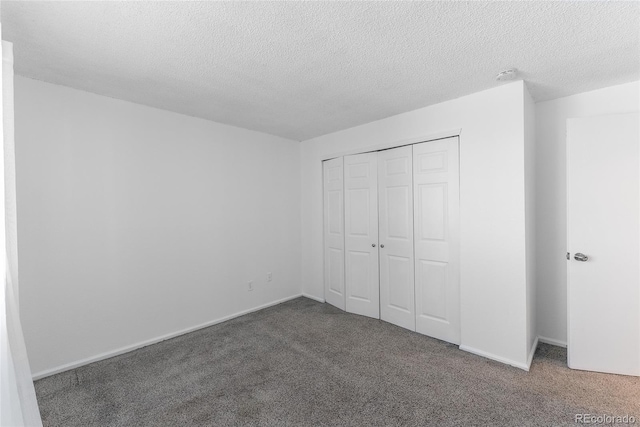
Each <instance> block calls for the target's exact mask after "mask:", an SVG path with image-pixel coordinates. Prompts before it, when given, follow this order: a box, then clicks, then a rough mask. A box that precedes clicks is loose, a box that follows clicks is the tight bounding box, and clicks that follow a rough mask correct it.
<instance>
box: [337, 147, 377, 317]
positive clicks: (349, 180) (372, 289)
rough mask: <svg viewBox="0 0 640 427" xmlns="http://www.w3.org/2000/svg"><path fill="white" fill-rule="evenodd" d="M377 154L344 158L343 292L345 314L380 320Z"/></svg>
mask: <svg viewBox="0 0 640 427" xmlns="http://www.w3.org/2000/svg"><path fill="white" fill-rule="evenodd" d="M377 159H378V153H365V154H357V155H355V156H346V157H345V158H344V191H345V193H344V212H345V254H346V257H345V289H346V298H347V304H346V305H347V311H348V312H349V313H355V314H361V315H364V316H369V317H373V318H376V319H379V318H380V280H379V277H380V276H379V272H378V162H377Z"/></svg>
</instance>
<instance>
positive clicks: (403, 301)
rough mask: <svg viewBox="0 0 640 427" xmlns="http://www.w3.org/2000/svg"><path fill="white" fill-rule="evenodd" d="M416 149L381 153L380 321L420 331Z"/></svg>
mask: <svg viewBox="0 0 640 427" xmlns="http://www.w3.org/2000/svg"><path fill="white" fill-rule="evenodd" d="M412 166H413V161H412V147H411V146H410V145H408V146H405V147H399V148H394V149H391V150H385V151H380V152H378V205H379V211H378V212H379V228H378V232H379V239H378V240H379V242H380V318H381V319H382V320H385V321H387V322H390V323H393V324H395V325H398V326H401V327H403V328H407V329H410V330H412V331H415V330H416V317H415V301H414V294H415V291H414V265H413V173H412Z"/></svg>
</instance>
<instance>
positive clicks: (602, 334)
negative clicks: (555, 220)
mask: <svg viewBox="0 0 640 427" xmlns="http://www.w3.org/2000/svg"><path fill="white" fill-rule="evenodd" d="M638 126H639V120H638V113H635V114H621V115H615V116H613V115H612V116H601V117H588V118H580V119H569V120H567V240H568V241H567V250H568V251H569V253H570V259H569V261H568V263H569V265H568V295H567V297H568V305H569V306H568V364H569V367H570V368H574V369H584V370H589V371H599V372H609V373H616V374H627V375H640V289H639V288H640V249H639V247H640V226H639V222H640V216H639V215H640V210H639V200H640V186H639V180H640V175H639V172H640V171H639V169H640V168H639V160H640V158H639V156H638V154H639V150H638V145H639V142H640V135H639V132H638ZM582 255H584V257H583V256H582ZM581 259H582V260H583V261H581Z"/></svg>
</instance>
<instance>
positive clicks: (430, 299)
mask: <svg viewBox="0 0 640 427" xmlns="http://www.w3.org/2000/svg"><path fill="white" fill-rule="evenodd" d="M458 163H459V160H458V138H457V137H454V138H447V139H442V140H439V141H432V142H425V143H422V144H416V145H414V146H413V186H414V206H415V208H414V227H415V295H416V331H417V332H420V333H422V334H425V335H429V336H431V337H434V338H438V339H441V340H444V341H448V342H451V343H455V344H460V295H459V294H460V286H459V280H460V279H459V270H460V268H459V258H460V256H459V247H460V244H459V241H460V238H459V231H458V230H459V228H460V227H459V222H460V197H459V192H460V184H459V172H458V170H459V166H458Z"/></svg>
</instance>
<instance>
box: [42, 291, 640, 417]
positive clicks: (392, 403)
mask: <svg viewBox="0 0 640 427" xmlns="http://www.w3.org/2000/svg"><path fill="white" fill-rule="evenodd" d="M36 392H37V395H38V401H39V404H40V412H41V414H42V418H43V421H44V425H45V426H82V427H89V426H241V425H242V426H244V425H256V426H258V425H259V426H311V425H327V426H368V425H371V426H395V425H399V426H400V425H403V426H404V425H406V426H431V425H433V426H472V425H483V426H484V425H494V426H552V425H553V426H556V425H573V426H575V425H576V424H575V423H574V414H576V413H590V414H614V415H624V414H632V415H635V416H636V418H637V419H640V379H639V378H634V377H624V376H618V375H606V374H598V373H591V372H581V371H573V370H570V369H568V368H567V367H566V351H565V350H564V349H561V348H558V347H553V346H549V345H544V344H541V345H540V346H539V347H538V351H537V352H536V356H535V359H534V362H533V366H532V368H531V372H529V373H526V372H524V371H522V370H520V369H516V368H512V367H509V366H506V365H503V364H500V363H497V362H493V361H490V360H487V359H484V358H482V357H478V356H474V355H472V354H469V353H466V352H463V351H460V350H459V349H458V348H457V347H456V346H453V345H450V344H447V343H444V342H442V341H438V340H435V339H432V338H428V337H425V336H423V335H419V334H416V333H413V332H409V331H407V330H404V329H401V328H398V327H396V326H393V325H391V324H388V323H385V322H382V321H379V320H373V319H369V318H366V317H361V316H356V315H351V314H347V313H344V312H342V311H340V310H338V309H335V308H333V307H332V306H330V305H328V304H320V303H317V302H315V301H311V300H309V299H306V298H299V299H296V300H293V301H290V302H287V303H284V304H281V305H278V306H275V307H271V308H269V309H266V310H262V311H260V312H257V313H253V314H249V315H246V316H243V317H240V318H237V319H234V320H231V321H228V322H225V323H223V324H220V325H216V326H212V327H209V328H206V329H202V330H200V331H196V332H193V333H191V334H188V335H183V336H181V337H178V338H175V339H172V340H169V341H164V342H162V343H159V344H156V345H153V346H149V347H145V348H142V349H140V350H137V351H134V352H131V353H127V354H124V355H121V356H117V357H114V358H111V359H108V360H104V361H102V362H97V363H94V364H91V365H87V366H84V367H81V368H78V369H75V370H72V371H68V372H64V373H62V374H58V375H55V376H52V377H48V378H44V379H42V380H39V381H37V382H36ZM638 422H640V421H638Z"/></svg>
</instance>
